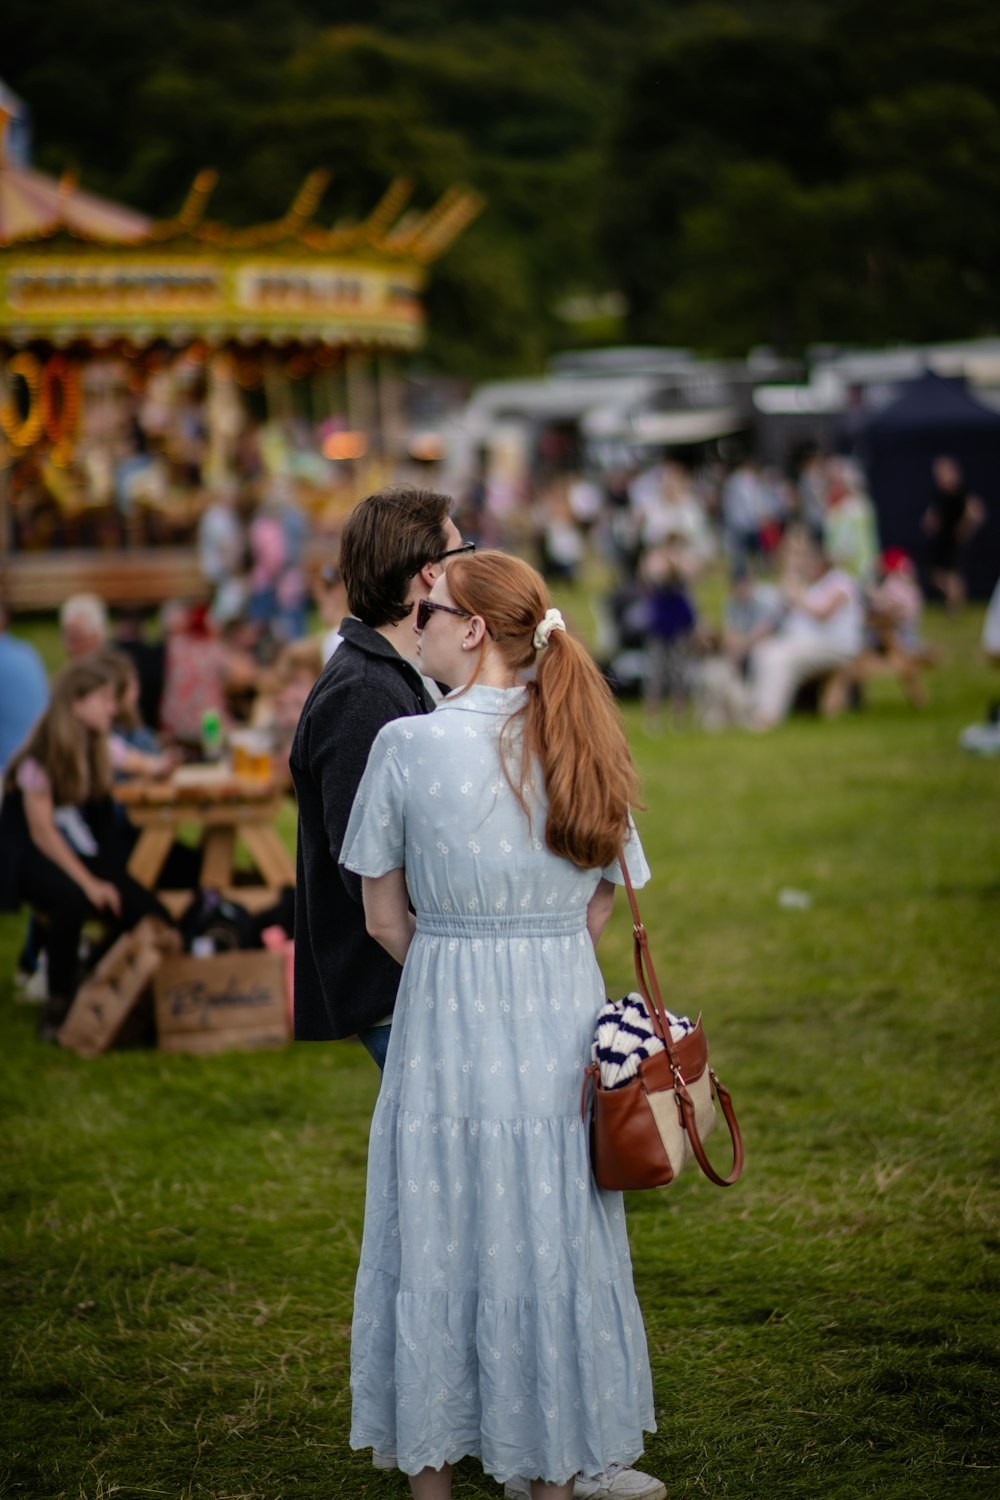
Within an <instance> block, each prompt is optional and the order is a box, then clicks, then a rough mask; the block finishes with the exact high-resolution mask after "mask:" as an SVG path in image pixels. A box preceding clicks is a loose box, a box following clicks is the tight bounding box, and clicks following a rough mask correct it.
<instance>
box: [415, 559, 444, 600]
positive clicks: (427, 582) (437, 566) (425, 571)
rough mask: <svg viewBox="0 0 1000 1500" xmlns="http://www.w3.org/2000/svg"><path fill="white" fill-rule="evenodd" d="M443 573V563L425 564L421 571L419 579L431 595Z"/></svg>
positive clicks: (418, 575)
mask: <svg viewBox="0 0 1000 1500" xmlns="http://www.w3.org/2000/svg"><path fill="white" fill-rule="evenodd" d="M443 572H444V564H443V563H439V562H425V563H424V565H423V567H422V568H421V569H420V572H419V573H418V574H417V577H418V578H419V579H420V581H421V582H422V583H423V585H424V588H425V589H426V590H427V592H428V593H430V591H431V589H432V588H433V586H434V581H435V579H437V578H440V577H441V574H442V573H443Z"/></svg>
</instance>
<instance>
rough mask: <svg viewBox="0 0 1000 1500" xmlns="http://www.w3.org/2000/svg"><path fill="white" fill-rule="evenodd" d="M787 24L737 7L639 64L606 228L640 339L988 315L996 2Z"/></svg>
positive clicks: (806, 336) (941, 327) (879, 331)
mask: <svg viewBox="0 0 1000 1500" xmlns="http://www.w3.org/2000/svg"><path fill="white" fill-rule="evenodd" d="M812 19H813V20H814V21H816V20H817V19H818V20H822V21H823V24H822V25H820V26H818V27H817V26H812V27H810V26H807V27H804V28H801V29H799V30H798V31H795V32H792V31H789V32H788V33H786V34H783V35H781V36H779V35H776V34H775V32H774V31H773V30H772V29H769V28H767V27H764V26H755V25H753V24H751V23H749V22H748V21H747V20H746V19H745V18H741V17H737V16H734V15H733V13H732V12H724V13H721V14H713V15H711V16H708V17H707V19H706V20H705V21H704V24H703V26H702V27H701V28H700V29H695V30H693V31H691V32H689V33H685V34H683V35H680V36H678V37H675V38H674V39H672V40H671V41H670V42H669V44H668V45H667V46H665V47H664V48H663V49H662V50H660V51H659V52H657V53H656V54H654V55H652V56H651V57H650V58H649V59H648V60H647V61H646V62H644V63H643V64H642V65H641V67H640V68H639V70H638V71H637V73H636V75H635V79H634V81H633V87H632V88H631V89H629V90H628V92H627V94H626V95H625V98H624V102H623V110H622V115H621V118H620V121H619V124H618V127H617V129H616V132H615V134H614V137H613V141H612V146H611V164H612V165H611V170H610V172H609V174H608V192H607V195H606V198H605V202H604V225H603V234H604V242H605V244H606V245H607V247H608V251H609V255H610V256H612V257H613V258H614V262H615V264H616V265H617V266H618V268H619V272H620V276H619V279H620V283H621V285H622V286H623V288H624V290H625V292H626V294H627V295H628V298H629V304H630V316H629V323H630V332H631V334H632V336H633V337H634V338H639V339H648V340H651V341H662V342H667V343H676V342H681V343H688V344H693V345H695V346H696V347H700V348H711V349H717V350H720V351H724V352H728V353H740V352H742V351H744V350H745V349H746V348H747V347H748V346H750V345H753V344H755V343H761V342H765V343H769V344H773V345H775V346H776V347H778V348H780V349H784V350H798V349H801V348H802V347H803V346H804V345H806V344H807V343H809V342H811V341H813V340H830V339H857V340H862V341H865V342H871V341H873V340H882V339H900V338H903V339H914V340H921V339H935V338H945V337H950V336H961V335H971V334H975V333H980V332H987V331H992V330H994V329H995V328H996V326H997V321H998V319H997V301H996V296H995V293H994V292H993V290H992V286H991V275H990V269H989V268H990V267H991V266H995V264H996V261H997V255H998V251H1000V223H998V222H997V220H996V216H995V215H993V214H991V213H989V212H988V210H987V206H988V205H990V204H992V203H993V202H995V201H996V198H997V195H998V193H1000V71H998V63H1000V12H998V11H997V8H996V7H995V6H994V5H988V4H985V3H983V0H958V3H956V5H954V6H949V7H944V8H942V7H940V6H934V5H931V4H929V3H926V0H915V3H912V4H911V3H909V0H907V3H906V4H904V3H903V0H889V3H888V4H887V5H885V6H881V7H878V8H876V9H873V8H872V7H870V6H866V5H862V4H860V3H859V0H846V3H844V4H842V5H840V6H838V7H835V8H832V9H831V12H830V15H829V17H828V18H826V19H824V18H823V17H821V16H820V15H819V13H818V12H813V16H812Z"/></svg>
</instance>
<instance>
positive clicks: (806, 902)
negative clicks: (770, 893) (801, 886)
mask: <svg viewBox="0 0 1000 1500" xmlns="http://www.w3.org/2000/svg"><path fill="white" fill-rule="evenodd" d="M812 904H813V898H812V897H811V896H810V894H809V892H808V891H797V890H796V889H795V887H794V886H791V885H786V886H782V888H781V890H780V891H779V892H778V905H779V906H782V907H784V909H785V911H808V910H809V908H810V906H812Z"/></svg>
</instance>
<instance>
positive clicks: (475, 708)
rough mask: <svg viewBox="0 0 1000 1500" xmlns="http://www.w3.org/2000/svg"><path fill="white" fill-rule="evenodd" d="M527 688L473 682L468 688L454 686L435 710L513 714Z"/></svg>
mask: <svg viewBox="0 0 1000 1500" xmlns="http://www.w3.org/2000/svg"><path fill="white" fill-rule="evenodd" d="M527 691H528V690H527V688H525V687H523V686H521V685H520V684H518V686H516V687H510V688H501V687H484V686H483V685H481V684H480V683H478V682H477V683H474V684H473V686H472V687H470V688H465V689H462V688H454V689H453V690H452V691H451V692H450V693H449V694H448V696H447V698H444V699H443V700H442V701H441V702H440V703H439V704H438V706H437V709H436V712H437V713H443V712H444V711H445V709H456V708H457V709H461V710H462V711H463V712H464V713H471V714H513V713H516V712H517V710H518V709H519V708H520V707H521V704H522V703H523V702H524V699H525V697H526V696H527Z"/></svg>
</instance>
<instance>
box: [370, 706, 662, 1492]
mask: <svg viewBox="0 0 1000 1500" xmlns="http://www.w3.org/2000/svg"><path fill="white" fill-rule="evenodd" d="M524 692H525V689H524V688H511V689H507V690H501V689H497V688H489V687H473V688H472V689H470V690H469V691H468V692H466V693H464V694H462V695H461V696H458V697H453V698H449V699H446V700H445V701H444V702H443V703H442V704H440V705H439V707H438V708H437V710H436V711H435V712H434V713H433V714H429V715H427V716H425V717H417V718H409V719H398V720H396V721H395V722H394V723H391V724H387V725H386V726H385V728H384V729H383V730H382V731H381V733H380V734H379V736H378V738H377V739H376V741H375V744H374V746H373V748H372V753H371V757H370V759H369V762H368V768H367V771H366V773H365V776H364V779H363V780H362V782H361V786H360V787H359V789H358V794H357V799H356V801H355V804H354V808H353V811H352V814H351V819H350V823H349V826H348V829H347V835H346V837H345V840H344V850H345V851H346V852H345V855H344V863H345V864H346V865H347V866H348V867H349V868H350V869H352V870H354V871H356V872H357V873H358V874H360V875H370V876H378V875H384V874H386V873H387V872H388V871H389V870H393V869H398V868H400V867H402V868H403V869H405V871H406V882H407V886H408V888H409V893H410V900H411V903H412V905H413V908H414V910H415V912H416V914H417V927H416V936H415V937H414V940H413V942H412V944H411V946H410V950H409V953H408V954H407V958H406V963H405V965H404V968H403V976H402V981H401V984H400V990H399V998H398V1000H397V1003H396V1009H395V1014H394V1019H393V1024H392V1033H391V1039H390V1042H389V1054H388V1058H387V1061H386V1068H385V1074H384V1077H383V1082H382V1088H381V1091H380V1093H379V1097H378V1102H377V1104H376V1107H375V1113H374V1116H373V1119H372V1128H371V1140H370V1144H369V1155H368V1189H367V1199H366V1205H365V1228H364V1239H363V1243H362V1248H361V1263H360V1268H359V1271H358V1279H357V1286H356V1290H355V1302H354V1326H353V1335H352V1345H351V1390H352V1395H353V1416H352V1425H351V1445H352V1447H355V1448H364V1447H373V1448H375V1449H377V1450H379V1451H380V1452H383V1453H395V1454H396V1455H397V1461H398V1464H399V1467H400V1469H402V1470H403V1471H404V1472H405V1473H408V1474H414V1473H417V1472H419V1470H421V1469H423V1468H425V1467H427V1466H430V1467H432V1468H440V1467H441V1465H442V1464H444V1463H446V1462H456V1461H457V1460H458V1459H460V1458H462V1457H465V1456H467V1455H472V1456H475V1457H478V1458H479V1459H480V1460H481V1461H482V1464H483V1467H484V1469H485V1470H486V1471H487V1473H489V1474H492V1475H493V1476H494V1477H495V1478H496V1479H498V1480H500V1481H504V1480H507V1479H509V1478H511V1477H512V1476H513V1475H516V1474H521V1475H526V1476H528V1477H529V1478H537V1477H541V1478H544V1479H548V1480H550V1481H552V1482H553V1483H562V1482H565V1481H566V1480H567V1479H569V1478H570V1477H571V1476H572V1475H573V1474H575V1473H577V1471H578V1470H584V1471H585V1472H587V1473H596V1472H598V1471H600V1470H602V1469H604V1468H606V1467H607V1465H608V1464H609V1463H612V1462H620V1463H631V1462H633V1461H634V1460H635V1459H636V1458H638V1456H639V1454H640V1453H641V1452H642V1449H643V1432H644V1431H647V1432H652V1431H655V1422H654V1419H653V1399H652V1383H651V1378H650V1370H649V1359H648V1354H647V1350H646V1337H645V1331H644V1328H643V1324H642V1316H641V1313H640V1311H639V1305H638V1302H637V1300H636V1296H635V1291H634V1288H633V1285H632V1267H631V1261H630V1257H629V1247H628V1240H627V1238H626V1232H625V1216H624V1212H623V1207H622V1198H621V1194H619V1193H607V1192H603V1191H601V1189H599V1188H598V1187H597V1186H596V1184H595V1182H594V1179H593V1175H592V1173H591V1170H590V1162H589V1155H588V1142H587V1131H586V1129H585V1127H584V1126H583V1124H582V1122H581V1120H580V1087H581V1082H582V1076H583V1069H584V1067H585V1065H586V1063H587V1062H588V1061H589V1051H590V1042H591V1039H592V1036H593V1031H594V1020H595V1017H596V1015H597V1012H598V1010H599V1009H600V1007H601V1006H602V1005H603V1003H604V1001H605V999H606V994H605V989H604V983H603V980H602V978H601V974H600V971H599V969H598V967H597V961H596V957H595V954H594V949H593V945H592V943H591V941H590V938H589V936H588V934H587V930H586V914H587V905H588V902H589V901H590V898H591V896H592V895H593V894H594V891H595V890H596V888H597V884H598V881H599V879H600V877H601V875H602V874H603V875H604V876H605V877H606V878H607V879H610V880H616V881H617V882H618V883H620V882H621V872H620V870H619V869H618V866H617V865H615V866H614V867H613V868H609V869H608V870H605V871H601V870H580V869H578V868H577V867H576V866H575V865H573V864H571V863H570V861H569V860H566V859H561V858H559V857H557V856H556V855H553V854H551V853H550V852H549V851H548V850H547V849H546V847H545V843H544V832H545V814H544V806H543V805H542V804H541V803H540V802H539V800H538V797H537V794H535V796H534V798H533V802H534V807H535V809H536V810H535V811H533V816H532V822H531V827H530V829H529V824H528V820H527V818H526V816H525V814H524V812H523V811H522V809H521V807H520V804H519V803H518V801H517V799H516V797H515V796H514V793H513V792H512V790H511V788H510V786H509V784H508V782H507V780H506V778H505V776H504V774H503V771H502V769H501V765H500V759H499V750H498V741H499V735H500V731H501V729H502V727H503V725H504V723H505V721H506V720H507V718H508V717H509V715H510V714H511V713H512V712H514V711H515V710H516V709H517V708H519V707H520V706H521V704H522V702H523V695H524ZM627 860H628V865H629V874H630V876H631V877H632V879H633V881H634V883H635V884H636V885H637V886H638V885H641V884H643V883H644V882H645V881H646V880H647V879H648V876H649V871H648V868H647V866H646V861H645V858H644V856H643V853H642V849H641V846H640V844H639V839H638V835H637V834H636V833H635V832H634V831H633V834H632V837H631V838H630V840H629V844H628V847H627Z"/></svg>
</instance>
